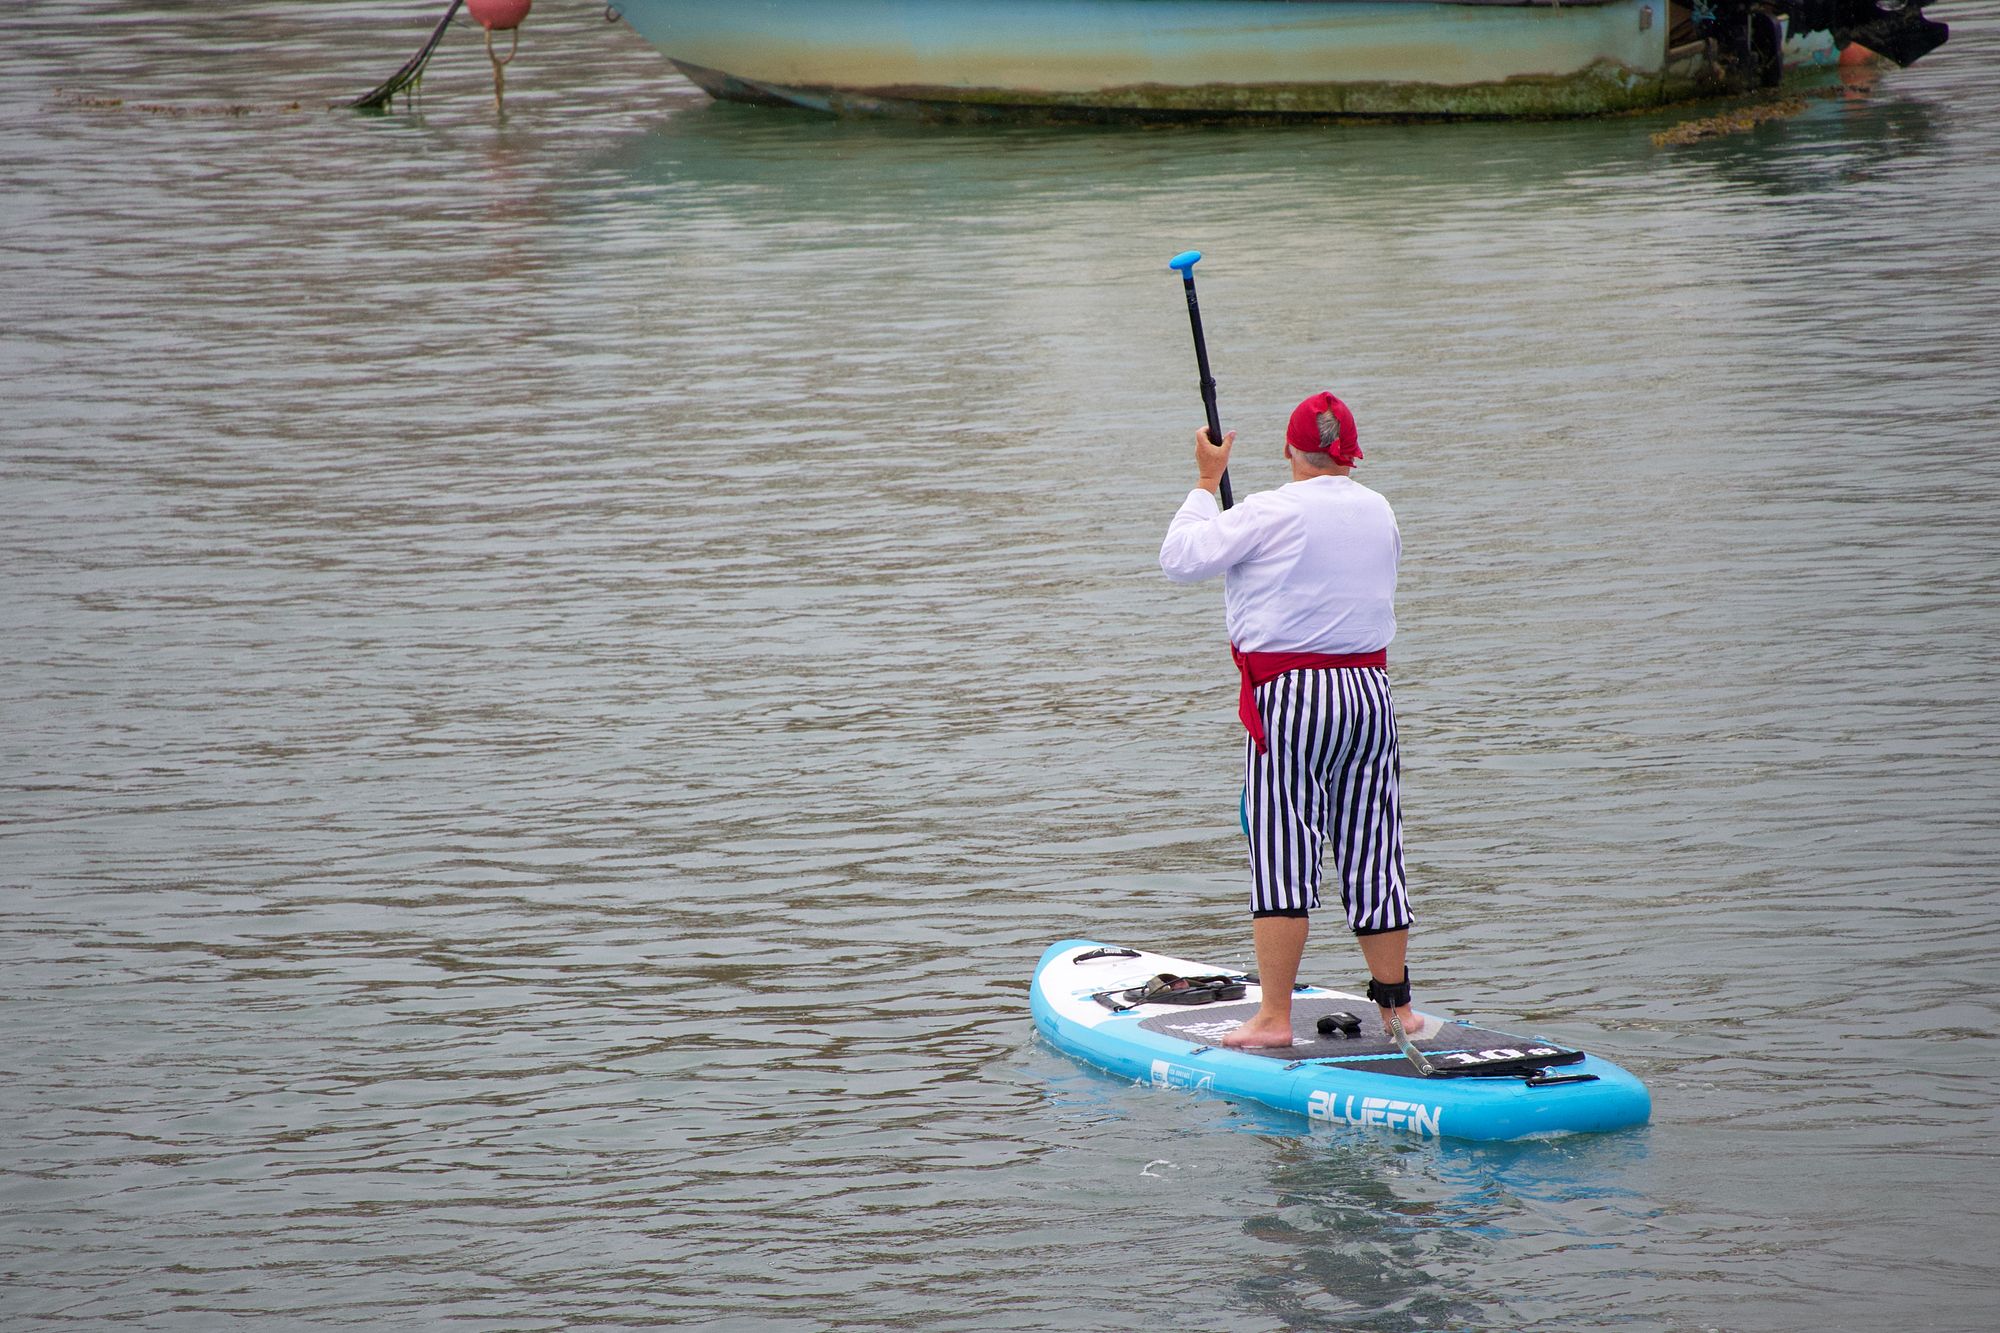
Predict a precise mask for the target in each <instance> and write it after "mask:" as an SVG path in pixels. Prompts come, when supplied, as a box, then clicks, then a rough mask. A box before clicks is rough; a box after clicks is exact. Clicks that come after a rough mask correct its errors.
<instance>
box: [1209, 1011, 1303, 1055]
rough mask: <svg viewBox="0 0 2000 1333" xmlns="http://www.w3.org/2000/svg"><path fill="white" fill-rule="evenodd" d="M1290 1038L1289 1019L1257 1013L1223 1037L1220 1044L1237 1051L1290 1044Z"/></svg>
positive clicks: (1290, 1025)
mask: <svg viewBox="0 0 2000 1333" xmlns="http://www.w3.org/2000/svg"><path fill="white" fill-rule="evenodd" d="M1292 1040H1293V1039H1292V1024H1291V1020H1290V1019H1276V1018H1265V1017H1264V1016H1263V1015H1262V1014H1258V1015H1257V1016H1256V1017H1255V1018H1252V1019H1251V1020H1250V1021H1249V1022H1248V1023H1245V1024H1244V1025H1243V1026H1242V1027H1240V1028H1237V1029H1236V1031H1234V1032H1232V1033H1230V1034H1229V1035H1228V1036H1226V1037H1224V1038H1223V1039H1222V1045H1224V1046H1227V1047H1229V1048H1230V1049H1232V1050H1238V1051H1240V1050H1244V1049H1245V1048H1257V1049H1260V1050H1261V1049H1267V1048H1269V1047H1273V1046H1290V1045H1291V1044H1292Z"/></svg>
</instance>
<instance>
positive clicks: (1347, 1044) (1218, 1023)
mask: <svg viewBox="0 0 2000 1333" xmlns="http://www.w3.org/2000/svg"><path fill="white" fill-rule="evenodd" d="M1256 1012H1257V1005H1256V1004H1255V1003H1254V1002H1251V1001H1245V1002H1243V1003H1241V1004H1203V1005H1190V1006H1188V1007H1187V1008H1185V1009H1175V1010H1174V1011H1172V1012H1171V1013H1157V1014H1154V1015H1153V1016H1152V1017H1150V1018H1146V1019H1142V1020H1141V1021H1140V1023H1139V1026H1140V1027H1142V1028H1144V1029H1145V1030H1146V1031H1148V1032H1159V1033H1164V1034H1165V1035H1167V1036H1170V1037H1179V1038H1180V1039H1181V1040H1182V1041H1189V1042H1193V1043H1194V1044H1195V1045H1197V1046H1213V1045H1216V1044H1217V1043H1218V1042H1219V1041H1220V1040H1221V1039H1222V1038H1223V1037H1224V1036H1226V1035H1227V1034H1228V1033H1230V1032H1231V1031H1233V1030H1234V1029H1235V1028H1236V1027H1237V1026H1238V1025H1239V1024H1241V1023H1243V1022H1246V1021H1247V1020H1248V1019H1249V1018H1250V1016H1251V1015H1253V1014H1255V1013H1256ZM1341 1012H1346V1013H1350V1014H1353V1015H1354V1016H1355V1017H1356V1018H1359V1019H1360V1020H1361V1034H1360V1035H1359V1036H1356V1037H1343V1036H1341V1035H1340V1034H1339V1033H1335V1034H1333V1035H1332V1036H1327V1037H1322V1036H1321V1035H1320V1034H1319V1031H1318V1027H1317V1024H1318V1022H1319V1019H1320V1016H1321V1015H1322V1014H1332V1013H1341ZM1292 1040H1293V1042H1294V1043H1295V1044H1294V1045H1291V1046H1268V1047H1254V1048H1250V1049H1246V1050H1245V1051H1244V1052H1243V1053H1244V1054H1245V1055H1261V1056H1265V1057H1267V1058H1269V1059H1272V1060H1282V1061H1285V1062H1286V1063H1288V1064H1289V1063H1290V1062H1292V1061H1294V1060H1328V1061H1333V1062H1335V1063H1340V1064H1345V1063H1347V1062H1349V1061H1354V1062H1357V1064H1358V1065H1359V1066H1360V1067H1362V1068H1374V1067H1375V1066H1376V1065H1377V1064H1380V1065H1381V1069H1380V1072H1382V1073H1385V1074H1388V1073H1402V1072H1404V1071H1405V1070H1408V1071H1410V1072H1412V1073H1414V1072H1415V1070H1414V1068H1413V1067H1412V1066H1411V1065H1410V1062H1409V1061H1408V1060H1406V1059H1404V1058H1403V1053H1402V1052H1401V1051H1400V1050H1398V1049H1397V1048H1396V1042H1395V1039H1394V1038H1392V1037H1391V1036H1389V1034H1388V1033H1386V1032H1384V1031H1382V1015H1381V1011H1380V1010H1378V1009H1377V1008H1376V1007H1375V1006H1374V1005H1372V1004H1365V1003H1364V1004H1357V1003H1356V1002H1355V1001H1353V1000H1329V999H1319V998H1316V997H1310V996H1303V995H1301V996H1297V997H1295V998H1294V999H1293V1000H1292ZM1414 1044H1415V1046H1416V1048H1417V1049H1418V1050H1420V1051H1422V1052H1423V1053H1424V1054H1426V1055H1431V1054H1435V1053H1438V1052H1443V1051H1517V1052H1522V1053H1526V1052H1529V1051H1531V1050H1549V1051H1560V1052H1563V1053H1565V1054H1567V1053H1568V1052H1569V1050H1570V1049H1571V1048H1569V1047H1565V1046H1558V1045H1556V1044H1555V1043H1553V1042H1545V1041H1542V1040H1540V1039H1539V1038H1531V1037H1518V1036H1515V1035H1514V1034H1512V1033H1508V1032H1495V1031H1494V1030H1493V1029H1491V1028H1482V1027H1474V1026H1472V1025H1471V1024H1469V1023H1446V1024H1445V1025H1444V1027H1443V1028H1441V1029H1440V1030H1439V1031H1438V1032H1437V1033H1436V1034H1435V1035H1434V1036H1430V1037H1426V1038H1425V1039H1424V1040H1422V1041H1419V1042H1416V1043H1414ZM1389 1057H1394V1058H1393V1059H1389ZM1399 1066H1400V1067H1399Z"/></svg>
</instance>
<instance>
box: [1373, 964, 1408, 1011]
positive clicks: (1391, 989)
mask: <svg viewBox="0 0 2000 1333" xmlns="http://www.w3.org/2000/svg"><path fill="white" fill-rule="evenodd" d="M1368 998H1369V999H1371V1000H1373V1001H1375V1003H1376V1004H1378V1005H1380V1006H1381V1007H1382V1008H1384V1009H1402V1008H1405V1007H1406V1006H1408V1004H1409V1003H1410V969H1409V968H1407V967H1406V968H1404V969H1403V979H1402V980H1401V981H1393V982H1392V981H1377V980H1375V978H1373V977H1370V978H1368Z"/></svg>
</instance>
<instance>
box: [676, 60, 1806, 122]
mask: <svg viewBox="0 0 2000 1333" xmlns="http://www.w3.org/2000/svg"><path fill="white" fill-rule="evenodd" d="M675 64H676V66H677V67H678V68H680V69H681V71H682V72H683V73H685V74H686V75H687V76H688V77H689V78H690V79H692V80H693V81H694V82H695V83H697V84H699V85H700V86H701V87H702V88H703V89H704V90H705V91H707V92H708V93H709V94H710V95H711V96H714V97H717V98H719V99H723V100H729V101H745V102H757V103H762V104H766V105H772V104H775V105H792V106H804V107H809V108H812V109H815V110H821V111H827V112H831V113H834V114H838V115H852V116H884V117H906V118H915V119H921V120H932V121H993V120H1006V121H1041V122H1051V121H1085V122H1115V121H1137V122H1144V121H1232V122H1242V121H1252V122H1254V121H1340V120H1350V121H1363V120H1402V121H1409V120H1559V119H1573V118H1580V117H1586V116H1596V115H1605V114H1609V113H1616V112H1624V111H1639V110H1651V109H1655V108H1658V107H1662V106H1670V105H1674V104H1677V103H1685V102H1693V101H1698V100H1700V99H1703V98H1708V97H1715V96H1718V95H1721V94H1724V93H1727V92H1728V91H1730V90H1729V89H1728V88H1727V87H1726V86H1724V85H1723V83H1722V82H1721V81H1720V80H1719V79H1717V78H1715V77H1713V76H1712V75H1707V74H1705V73H1694V74H1690V73H1685V72H1671V71H1670V72H1668V73H1666V74H1657V73H1644V72H1640V71H1635V70H1631V69H1626V68H1623V67H1621V66H1617V65H1613V64H1610V63H1608V62H1599V63H1597V64H1594V65H1592V66H1590V67H1589V68H1587V69H1585V70H1582V71H1580V72H1578V73H1575V74H1569V75H1540V74H1524V75H1517V76H1515V77H1513V78H1509V79H1505V80H1501V81H1499V82H1494V83H1484V84H1473V85H1469V86H1463V87H1440V86H1438V85H1435V84H1423V83H1310V84H1297V83H1291V84H1283V83H1272V84H1205V85H1195V86H1179V85H1166V84H1140V85H1133V86H1130V87H1123V88H1107V89H1103V90H1101V91H1097V92H1091V93H1064V94H1052V93H1039V92H1032V91H1024V90H1021V89H1017V88H938V87H888V88H858V89H847V88H785V87H774V86H771V85H764V84H750V83H747V82H746V81H743V80H740V79H736V78H734V77H732V76H730V75H726V74H723V73H721V72H720V71H716V70H709V69H703V68H701V67H699V66H693V65H687V64H684V63H682V62H679V61H676V62H675ZM1833 74H1834V70H1833V68H1832V67H1831V66H1824V65H1802V66H1797V67H1794V68H1792V69H1789V70H1787V71H1786V80H1785V82H1786V86H1787V87H1795V86H1805V85H1809V84H1818V83H1822V82H1825V81H1826V80H1827V79H1828V78H1830V77H1832V76H1833Z"/></svg>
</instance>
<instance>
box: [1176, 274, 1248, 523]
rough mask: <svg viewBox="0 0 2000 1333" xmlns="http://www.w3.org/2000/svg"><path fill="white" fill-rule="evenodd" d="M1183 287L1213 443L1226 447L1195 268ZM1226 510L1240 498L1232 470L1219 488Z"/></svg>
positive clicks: (1184, 276)
mask: <svg viewBox="0 0 2000 1333" xmlns="http://www.w3.org/2000/svg"><path fill="white" fill-rule="evenodd" d="M1181 285H1182V286H1184V287H1186V288H1187V302H1188V324H1189V325H1190V326H1191V327H1192V328H1193V329H1194V360H1195V365H1196V366H1198V367H1200V369H1201V405H1202V406H1203V407H1204V408H1206V409H1207V411H1208V439H1209V443H1211V444H1213V445H1215V446H1216V447H1218V448H1220V447H1221V445H1222V420H1221V418H1219V417H1217V416H1216V414H1215V376H1213V375H1211V374H1209V372H1208V340H1207V339H1206V338H1203V337H1202V336H1201V303H1200V302H1199V301H1197V300H1196V299H1195V295H1194V267H1193V266H1192V265H1189V266H1188V267H1187V268H1184V269H1182V270H1181ZM1217 494H1218V495H1219V497H1220V498H1221V500H1222V507H1223V508H1224V509H1227V508H1229V507H1230V506H1231V505H1233V504H1235V503H1236V497H1235V496H1234V495H1232V494H1230V490H1229V469H1228V468H1224V469H1223V470H1222V485H1221V486H1219V487H1218V488H1217Z"/></svg>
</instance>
